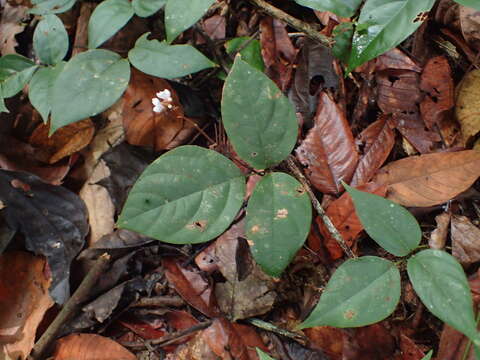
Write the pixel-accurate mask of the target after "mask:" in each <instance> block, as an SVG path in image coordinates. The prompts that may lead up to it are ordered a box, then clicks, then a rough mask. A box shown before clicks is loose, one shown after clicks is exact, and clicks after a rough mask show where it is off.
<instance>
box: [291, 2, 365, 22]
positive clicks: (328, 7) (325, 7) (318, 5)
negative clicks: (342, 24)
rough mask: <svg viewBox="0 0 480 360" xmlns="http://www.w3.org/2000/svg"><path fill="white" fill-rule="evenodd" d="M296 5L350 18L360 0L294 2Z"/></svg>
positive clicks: (358, 5)
mask: <svg viewBox="0 0 480 360" xmlns="http://www.w3.org/2000/svg"><path fill="white" fill-rule="evenodd" d="M295 2H296V3H298V4H300V5H303V6H306V7H309V8H312V9H315V10H320V11H331V12H333V13H334V14H337V15H338V16H342V17H348V18H349V17H352V16H353V15H355V13H356V12H357V10H358V8H359V7H360V4H361V3H362V0H295Z"/></svg>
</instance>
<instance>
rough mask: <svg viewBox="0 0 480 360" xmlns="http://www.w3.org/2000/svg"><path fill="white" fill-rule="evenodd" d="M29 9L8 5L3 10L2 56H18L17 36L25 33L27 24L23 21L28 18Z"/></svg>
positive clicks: (0, 37) (0, 31)
mask: <svg viewBox="0 0 480 360" xmlns="http://www.w3.org/2000/svg"><path fill="white" fill-rule="evenodd" d="M28 17H29V14H28V7H26V6H12V5H10V4H9V3H6V4H5V6H3V9H2V16H1V19H0V54H1V55H2V56H3V55H7V54H16V51H15V47H16V46H18V43H17V40H16V39H15V35H17V34H19V33H21V32H23V30H24V29H25V26H26V23H25V22H24V21H23V20H24V19H25V18H28Z"/></svg>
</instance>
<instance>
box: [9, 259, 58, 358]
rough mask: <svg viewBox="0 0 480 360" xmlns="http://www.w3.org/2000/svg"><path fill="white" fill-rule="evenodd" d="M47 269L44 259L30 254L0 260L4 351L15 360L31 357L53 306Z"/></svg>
mask: <svg viewBox="0 0 480 360" xmlns="http://www.w3.org/2000/svg"><path fill="white" fill-rule="evenodd" d="M46 267H47V264H46V261H45V259H44V258H42V257H36V256H33V255H31V254H29V253H26V252H8V253H5V254H3V255H2V256H0V349H1V348H2V347H3V350H4V351H5V352H6V353H8V354H9V356H10V357H11V358H12V359H19V358H21V359H25V358H26V357H27V355H29V354H30V351H31V350H32V348H33V344H34V342H35V335H36V330H37V327H38V325H39V324H40V322H41V321H42V319H43V315H44V314H45V312H46V311H47V310H48V309H49V308H50V307H51V306H52V305H53V301H52V299H51V298H50V296H49V294H48V288H49V286H50V283H51V279H50V277H49V275H48V270H47V268H46ZM13 274H14V275H13ZM0 351H1V350H0Z"/></svg>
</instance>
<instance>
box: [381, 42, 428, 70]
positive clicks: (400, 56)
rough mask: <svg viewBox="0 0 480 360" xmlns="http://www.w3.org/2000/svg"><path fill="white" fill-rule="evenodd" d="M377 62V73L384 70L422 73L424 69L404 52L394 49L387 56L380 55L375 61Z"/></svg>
mask: <svg viewBox="0 0 480 360" xmlns="http://www.w3.org/2000/svg"><path fill="white" fill-rule="evenodd" d="M375 62H376V67H375V70H376V71H383V70H391V69H396V70H410V71H414V72H417V73H420V72H421V71H422V68H421V67H420V66H418V65H417V64H416V63H415V62H414V61H413V60H412V59H411V58H410V57H409V56H407V55H406V54H405V53H404V52H403V51H401V50H399V49H397V48H394V49H392V50H390V51H387V52H386V53H385V54H383V55H380V56H379V57H377V58H376V59H375Z"/></svg>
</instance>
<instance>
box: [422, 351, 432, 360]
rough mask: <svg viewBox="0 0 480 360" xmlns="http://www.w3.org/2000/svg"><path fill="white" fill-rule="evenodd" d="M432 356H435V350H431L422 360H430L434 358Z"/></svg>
mask: <svg viewBox="0 0 480 360" xmlns="http://www.w3.org/2000/svg"><path fill="white" fill-rule="evenodd" d="M432 355H433V350H430V351H429V352H428V354H427V355H425V356H424V357H423V359H422V360H430V359H431V358H432Z"/></svg>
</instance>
